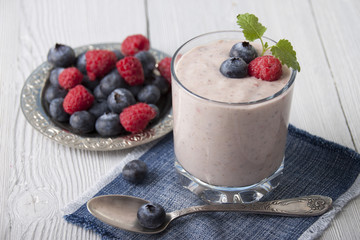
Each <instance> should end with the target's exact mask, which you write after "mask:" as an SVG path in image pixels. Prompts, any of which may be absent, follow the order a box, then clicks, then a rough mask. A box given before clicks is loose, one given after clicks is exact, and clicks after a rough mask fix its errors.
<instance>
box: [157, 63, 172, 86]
mask: <svg viewBox="0 0 360 240" xmlns="http://www.w3.org/2000/svg"><path fill="white" fill-rule="evenodd" d="M170 64H171V57H165V58H163V59H162V60H161V61H160V62H159V63H158V66H157V69H158V70H159V72H160V74H161V76H163V77H164V78H165V79H166V80H167V81H168V82H169V83H170V84H171V70H170Z"/></svg>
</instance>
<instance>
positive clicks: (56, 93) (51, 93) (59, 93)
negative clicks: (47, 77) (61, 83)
mask: <svg viewBox="0 0 360 240" xmlns="http://www.w3.org/2000/svg"><path fill="white" fill-rule="evenodd" d="M66 94H67V91H66V90H65V89H62V88H58V87H55V86H52V85H50V86H49V87H48V88H47V89H46V90H45V100H46V101H47V102H48V103H50V102H51V101H52V100H53V99H55V98H64V97H65V96H66Z"/></svg>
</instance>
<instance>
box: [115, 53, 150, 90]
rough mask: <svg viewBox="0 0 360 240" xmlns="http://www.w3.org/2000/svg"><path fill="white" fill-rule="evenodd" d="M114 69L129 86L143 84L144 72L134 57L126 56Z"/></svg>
mask: <svg viewBox="0 0 360 240" xmlns="http://www.w3.org/2000/svg"><path fill="white" fill-rule="evenodd" d="M116 68H117V70H118V71H119V73H120V75H121V76H122V77H123V78H124V79H125V81H126V82H127V83H128V84H129V85H130V86H134V85H140V84H143V83H144V71H143V68H142V65H141V62H140V60H139V59H137V58H136V57H133V56H128V57H125V58H123V59H121V60H120V61H118V62H117V63H116Z"/></svg>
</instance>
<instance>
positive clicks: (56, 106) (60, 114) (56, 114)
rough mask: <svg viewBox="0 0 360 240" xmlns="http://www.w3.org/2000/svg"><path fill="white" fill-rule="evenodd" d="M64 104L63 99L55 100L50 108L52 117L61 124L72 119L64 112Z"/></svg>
mask: <svg viewBox="0 0 360 240" xmlns="http://www.w3.org/2000/svg"><path fill="white" fill-rule="evenodd" d="M63 102H64V99H63V98H55V99H54V100H52V101H51V103H50V106H49V112H50V116H51V117H52V118H53V119H55V120H56V121H59V122H66V121H68V120H69V117H70V115H69V114H67V113H66V112H65V111H64V107H63Z"/></svg>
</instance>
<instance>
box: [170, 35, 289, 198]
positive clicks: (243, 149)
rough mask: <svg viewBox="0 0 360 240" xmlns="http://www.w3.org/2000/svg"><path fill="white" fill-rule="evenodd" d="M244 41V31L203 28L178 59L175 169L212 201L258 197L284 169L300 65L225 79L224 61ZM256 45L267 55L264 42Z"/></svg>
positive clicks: (175, 71)
mask: <svg viewBox="0 0 360 240" xmlns="http://www.w3.org/2000/svg"><path fill="white" fill-rule="evenodd" d="M264 38H265V37H264ZM265 39H266V40H267V41H268V43H269V44H271V43H275V42H274V41H272V40H271V39H268V38H265ZM243 41H245V40H244V36H243V34H242V32H241V31H219V32H212V33H207V34H203V35H200V36H197V37H195V38H193V39H191V40H189V41H187V42H186V43H185V44H183V45H182V46H181V47H180V48H179V49H178V50H177V51H176V52H175V54H174V56H173V60H172V63H171V73H172V99H173V100H172V101H173V121H174V122H173V126H174V128H173V130H174V132H173V133H174V150H175V168H176V170H177V172H178V173H179V177H180V182H181V184H182V185H183V186H184V187H186V188H188V189H189V190H191V191H192V192H194V193H195V194H197V195H199V196H200V197H201V198H202V199H203V200H205V201H207V202H209V203H213V204H217V203H248V202H254V201H258V200H259V199H260V198H262V197H263V196H264V195H265V194H267V193H268V192H270V191H271V190H273V189H274V188H275V187H276V186H277V185H278V184H279V181H280V178H281V175H282V171H283V168H284V158H285V156H284V154H285V144H286V137H287V129H288V123H289V113H290V106H291V99H292V92H293V85H294V80H295V76H296V71H295V70H293V69H291V68H288V67H286V66H284V65H283V66H282V76H281V77H280V79H278V80H276V81H272V82H269V81H263V80H261V79H257V78H255V77H251V76H247V77H245V78H227V77H225V76H224V75H222V73H221V72H220V70H219V69H220V65H221V64H222V62H223V61H225V60H226V59H227V58H229V51H230V49H231V48H232V46H233V45H234V44H235V43H238V42H243ZM250 44H251V45H253V46H254V47H255V49H256V50H257V52H258V53H259V55H260V53H261V51H262V48H261V44H260V43H258V42H256V41H255V42H251V43H250Z"/></svg>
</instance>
